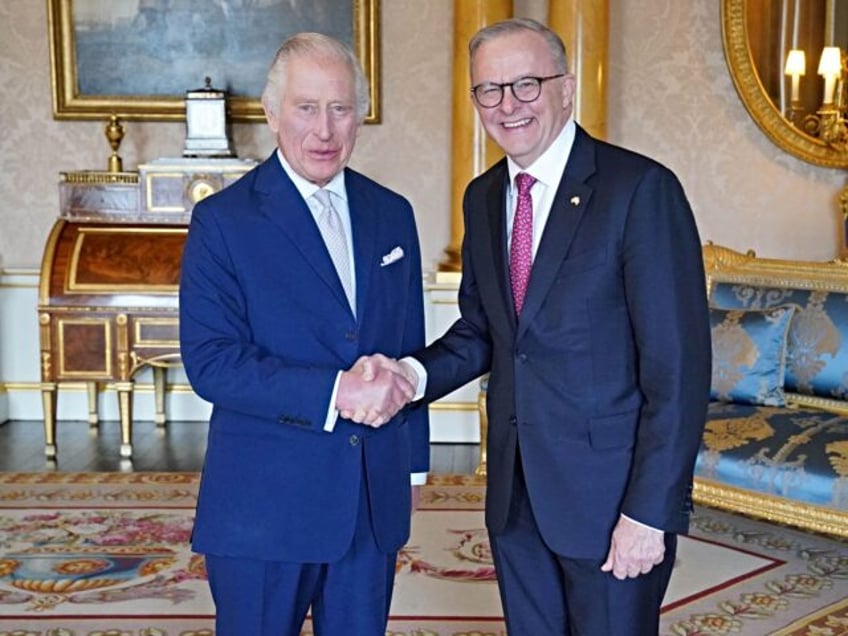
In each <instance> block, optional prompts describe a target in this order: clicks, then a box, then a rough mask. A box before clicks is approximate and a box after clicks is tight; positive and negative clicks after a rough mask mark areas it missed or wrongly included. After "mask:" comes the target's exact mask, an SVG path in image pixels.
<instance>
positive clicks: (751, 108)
mask: <svg viewBox="0 0 848 636" xmlns="http://www.w3.org/2000/svg"><path fill="white" fill-rule="evenodd" d="M746 6H747V2H746V0H722V3H721V34H722V41H723V43H724V56H725V59H726V60H727V66H728V68H729V69H730V76H731V77H732V78H733V84H734V85H735V86H736V91H737V92H738V93H739V97H740V98H741V99H742V103H743V104H744V105H745V108H746V109H747V110H748V112H749V113H750V114H751V117H752V118H753V119H754V121H755V122H756V123H757V125H758V126H759V127H760V128H761V129H762V130H763V132H764V133H765V134H766V135H767V136H768V138H769V139H771V140H772V141H773V142H774V143H775V144H777V145H778V146H779V147H780V148H782V149H783V150H785V151H786V152H788V153H789V154H791V155H794V156H795V157H797V158H798V159H801V160H803V161H808V162H809V163H813V164H816V165H818V166H825V167H828V168H848V152H841V151H839V150H837V149H836V148H833V147H831V146H829V145H827V144H826V143H824V142H822V141H820V140H818V139H816V138H815V137H812V136H810V135H808V134H807V133H805V132H803V131H802V130H799V129H798V128H796V127H795V126H793V125H792V124H791V123H790V122H789V120H787V119H786V118H785V117H784V116H783V115H782V114H781V112H780V111H779V110H778V109H777V107H776V106H775V105H774V103H772V100H771V99H770V98H769V96H768V94H767V93H766V91H765V88H764V87H763V84H762V82H761V81H760V77H759V75H758V74H757V69H756V68H755V66H754V61H753V58H752V56H751V47H750V42H749V40H748V29H747V24H746V16H745V11H746Z"/></svg>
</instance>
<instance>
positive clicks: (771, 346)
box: [710, 305, 795, 406]
mask: <svg viewBox="0 0 848 636" xmlns="http://www.w3.org/2000/svg"><path fill="white" fill-rule="evenodd" d="M794 311H795V305H781V306H778V307H772V308H770V309H751V310H740V309H718V308H715V307H711V308H710V328H711V331H712V348H713V376H712V388H711V394H710V397H711V398H712V399H714V400H721V401H723V402H738V403H742V404H763V405H766V406H784V405H785V404H786V396H785V394H784V391H783V382H784V375H785V371H786V336H787V333H788V331H789V324H790V319H791V318H792V315H793V313H794Z"/></svg>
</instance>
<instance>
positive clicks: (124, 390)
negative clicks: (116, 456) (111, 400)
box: [115, 382, 133, 458]
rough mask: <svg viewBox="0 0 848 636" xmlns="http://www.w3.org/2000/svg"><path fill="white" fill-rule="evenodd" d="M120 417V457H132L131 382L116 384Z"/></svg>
mask: <svg viewBox="0 0 848 636" xmlns="http://www.w3.org/2000/svg"><path fill="white" fill-rule="evenodd" d="M115 390H116V391H117V392H118V410H119V412H120V416H121V457H125V458H129V457H132V397H133V396H132V390H133V383H132V382H116V383H115Z"/></svg>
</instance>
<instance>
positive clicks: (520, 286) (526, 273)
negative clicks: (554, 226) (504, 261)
mask: <svg viewBox="0 0 848 636" xmlns="http://www.w3.org/2000/svg"><path fill="white" fill-rule="evenodd" d="M534 183H536V179H535V177H531V176H530V175H529V174H527V173H526V172H519V173H518V174H517V175H515V184H516V185H517V186H518V204H517V205H516V206H515V219H514V220H513V222H512V243H511V244H510V247H509V280H510V282H511V283H512V299H513V302H514V303H515V314H516V315H517V316H520V315H521V308H522V307H523V306H524V295H525V294H526V293H527V283H528V282H529V280H530V268H531V267H532V266H533V199H532V198H531V197H530V188H532V187H533V184H534Z"/></svg>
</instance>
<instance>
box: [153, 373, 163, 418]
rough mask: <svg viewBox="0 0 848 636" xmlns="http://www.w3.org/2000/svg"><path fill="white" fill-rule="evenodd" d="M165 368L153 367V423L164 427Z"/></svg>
mask: <svg viewBox="0 0 848 636" xmlns="http://www.w3.org/2000/svg"><path fill="white" fill-rule="evenodd" d="M165 379H166V374H165V367H153V398H154V400H155V402H156V415H155V416H154V421H155V422H156V425H157V426H165V421H166V420H165Z"/></svg>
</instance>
